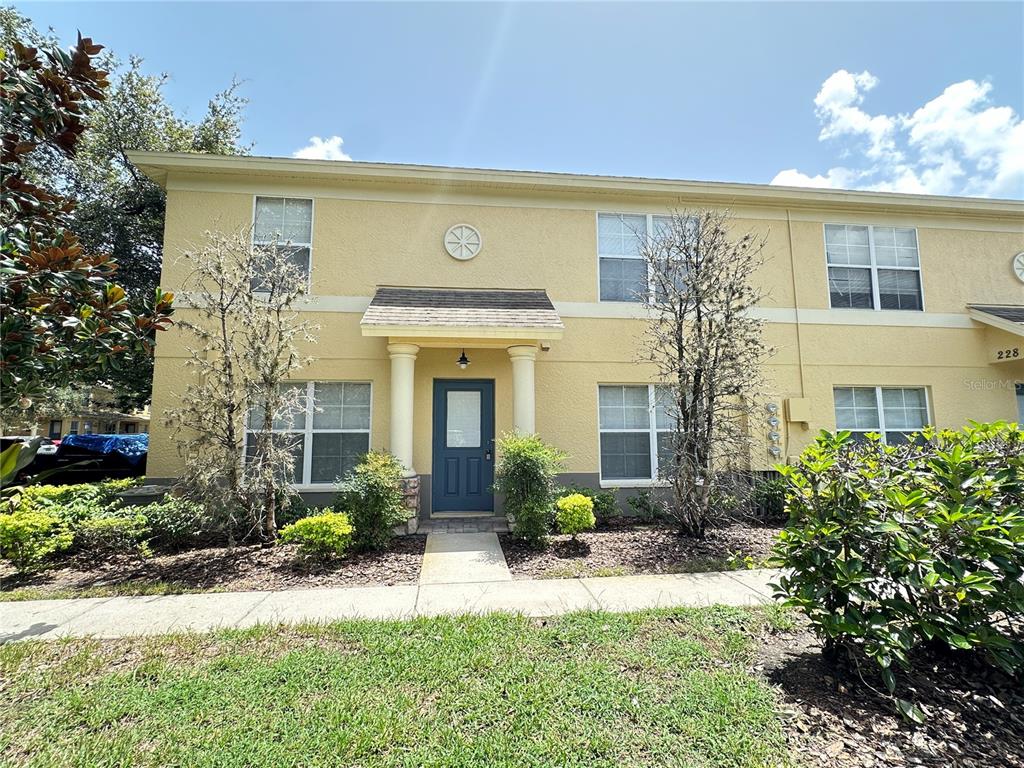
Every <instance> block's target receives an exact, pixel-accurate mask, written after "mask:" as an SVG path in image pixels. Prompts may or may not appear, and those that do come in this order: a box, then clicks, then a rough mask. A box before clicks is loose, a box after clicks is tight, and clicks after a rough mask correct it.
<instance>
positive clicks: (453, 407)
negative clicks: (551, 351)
mask: <svg viewBox="0 0 1024 768" xmlns="http://www.w3.org/2000/svg"><path fill="white" fill-rule="evenodd" d="M360 327H361V330H362V334H363V335H364V336H376V337H385V338H387V340H388V344H387V350H388V355H389V357H390V359H391V398H390V413H389V443H390V445H389V448H390V450H391V452H392V453H393V454H394V455H395V456H396V457H397V458H398V460H399V461H400V462H401V463H402V466H403V467H404V469H405V473H406V476H407V477H410V478H411V477H415V476H417V475H419V474H422V473H423V470H424V469H425V468H424V467H419V468H418V470H419V471H417V467H416V466H415V459H414V443H415V434H414V431H415V425H416V423H417V419H416V418H415V403H416V400H417V398H416V381H417V372H416V361H417V358H418V356H419V355H420V352H421V350H424V349H445V350H452V356H451V361H450V362H451V367H450V368H448V369H447V370H445V371H440V372H439V373H442V374H443V377H442V376H434V377H433V381H432V382H430V388H431V390H432V391H434V390H435V388H436V387H437V386H438V385H440V384H443V383H444V382H447V381H449V380H452V379H459V378H462V377H463V376H465V377H466V379H465V380H466V381H467V382H472V381H478V382H480V383H481V385H482V386H481V387H479V388H475V387H472V386H469V387H467V386H462V387H457V388H451V387H448V388H447V390H446V391H445V392H443V393H441V394H443V395H445V399H438V397H432V398H431V400H430V401H429V402H430V403H431V405H432V407H433V409H434V410H435V414H433V416H434V417H433V418H431V419H430V420H429V421H428V422H427V423H429V424H431V425H433V426H432V430H433V435H432V440H431V441H430V445H431V453H432V456H431V464H432V465H433V467H432V474H433V475H434V476H433V477H432V482H433V483H434V484H435V491H437V492H435V493H434V494H433V498H434V499H435V500H436V499H439V498H442V497H443V498H446V499H448V503H449V504H451V505H452V509H468V508H469V507H468V506H467V505H471V504H472V503H473V502H472V501H470V500H469V499H468V498H466V497H467V496H470V497H472V495H473V491H472V489H473V488H474V481H473V480H472V479H470V481H469V482H468V484H467V481H466V478H465V475H466V471H467V469H466V468H467V467H469V468H470V469H476V468H478V467H477V464H478V463H479V464H483V463H484V462H490V466H486V465H484V466H482V467H479V469H482V472H481V474H480V475H479V476H480V477H485V478H486V477H490V476H492V475H493V461H494V452H493V445H490V444H489V442H490V438H489V437H488V436H490V435H493V434H494V425H493V414H494V403H493V398H494V396H495V394H494V386H493V381H491V380H488V379H483V380H481V379H479V378H478V376H479V375H480V374H481V373H486V370H485V371H480V370H479V369H474V370H473V373H472V374H469V373H465V374H463V372H464V371H466V369H467V368H468V367H469V365H471V364H472V356H473V354H474V352H477V351H481V350H492V351H493V350H505V351H506V353H507V355H508V365H509V367H510V368H511V390H512V391H511V393H500V394H501V396H503V397H504V396H507V395H508V394H510V395H511V398H510V399H511V404H512V419H511V426H512V429H513V431H515V432H520V433H524V434H529V433H533V432H535V431H536V415H535V414H536V404H535V398H536V393H535V380H536V377H535V371H534V367H535V364H536V360H537V355H538V351H539V349H540V347H541V345H542V344H546V343H548V342H550V341H552V340H557V339H560V338H561V337H562V334H563V332H564V325H563V323H562V320H561V318H560V317H559V315H558V313H557V312H556V311H555V308H554V306H553V305H552V303H551V300H550V299H549V298H548V296H547V293H546V292H545V291H544V290H540V289H529V290H511V289H465V288H418V287H417V288H411V287H398V286H381V287H378V289H377V291H376V293H375V294H374V297H373V300H372V301H371V302H370V305H369V307H368V308H367V309H366V312H365V313H364V314H363V316H362V320H361V321H360ZM492 354H493V353H492ZM460 355H465V356H467V360H468V362H467V363H466V364H464V365H463V366H459V365H458V363H457V359H458V357H459V356H460ZM469 376H472V377H473V378H468V377H469ZM488 382H489V384H490V386H489V387H488V386H483V385H484V384H487V383H488ZM426 383H427V382H421V385H422V384H426ZM448 390H451V391H448ZM453 391H454V392H455V394H454V395H453V394H452V392H453ZM474 393H476V395H475V397H476V399H474ZM435 394H437V393H435ZM481 396H482V397H483V403H482V406H481V403H480V401H479V398H480V397H481ZM488 397H489V398H490V405H489V407H488V402H487V398H488ZM439 409H445V413H443V414H442V413H440V410H439ZM440 416H444V417H445V418H440ZM488 418H490V419H491V423H490V424H487V423H483V422H480V420H486V419H488ZM474 420H477V423H476V425H475V426H474V424H473V421H474ZM420 423H423V422H422V421H421V422H420ZM466 430H469V434H470V435H471V437H470V438H469V439H468V440H467V438H466V435H465V434H464V432H465V431H466ZM481 435H483V436H484V438H483V439H484V442H485V443H488V444H476V443H473V441H474V440H476V441H479V440H480V438H481ZM446 448H451V449H453V452H456V453H457V452H458V451H459V450H460V449H461V451H462V452H463V453H466V452H467V451H468V452H469V453H470V454H472V453H473V451H472V450H470V449H479V456H478V457H477V456H471V457H470V458H469V459H468V460H467V461H465V462H460V461H459V460H458V457H457V456H454V455H449V454H447V453H446V454H444V457H445V462H444V463H443V464H442V465H440V466H439V463H438V458H439V457H438V456H437V455H434V454H438V453H441V452H443V451H444V450H445V449H446ZM477 459H479V462H477ZM460 467H461V469H459V468H460ZM446 472H447V473H449V475H448V476H446V477H438V476H437V475H438V473H441V474H444V473H446ZM456 472H458V473H459V475H458V476H455V475H454V473H456ZM442 487H447V488H448V490H449V491H450V492H449V493H448V494H447V495H445V494H443V493H441V492H440V490H439V489H440V488H442ZM478 490H479V489H478ZM485 495H486V494H485ZM459 497H461V498H459ZM423 498H424V500H426V499H428V498H431V495H430V494H424V497H423ZM435 506H436V505H435V504H432V505H431V509H432V510H433V509H434V508H435ZM480 511H489V510H480Z"/></svg>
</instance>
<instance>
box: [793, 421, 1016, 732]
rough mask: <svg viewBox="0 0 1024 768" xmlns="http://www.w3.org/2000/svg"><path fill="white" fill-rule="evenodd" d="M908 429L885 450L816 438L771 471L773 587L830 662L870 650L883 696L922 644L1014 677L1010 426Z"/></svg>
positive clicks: (914, 714)
mask: <svg viewBox="0 0 1024 768" xmlns="http://www.w3.org/2000/svg"><path fill="white" fill-rule="evenodd" d="M922 438H923V440H921V441H917V443H916V444H907V445H892V446H887V445H883V444H881V443H880V442H879V441H878V440H877V439H875V440H871V441H869V442H868V443H866V444H858V443H853V442H852V441H851V440H850V433H849V432H840V433H839V434H837V435H830V434H828V433H822V434H821V435H820V436H819V437H818V439H817V441H816V442H815V444H814V445H813V446H811V447H810V448H808V449H807V450H806V451H805V452H804V454H803V455H802V456H801V457H800V460H799V463H798V464H796V465H793V466H786V467H780V468H779V469H780V471H781V472H782V473H783V475H784V476H785V478H786V481H787V483H788V491H787V499H786V502H787V506H788V509H789V511H790V516H791V517H790V523H789V526H788V527H787V528H786V529H785V530H784V531H783V532H782V534H781V536H780V540H779V544H778V547H777V564H778V565H781V566H782V567H783V568H786V569H788V572H787V575H785V576H783V577H781V578H780V580H779V583H778V585H777V591H778V595H779V596H781V597H785V598H786V601H787V603H788V604H789V605H793V606H797V607H798V608H800V609H801V610H802V611H803V612H804V613H805V614H806V615H807V616H808V618H809V619H810V621H811V626H812V627H813V629H814V631H815V632H816V633H817V634H818V636H819V637H820V638H821V639H822V640H823V642H824V645H825V649H826V653H827V654H828V655H829V656H830V657H831V658H833V659H836V658H838V657H841V656H851V655H853V654H860V653H863V654H866V655H867V656H868V657H870V658H871V659H873V660H874V661H875V662H876V663H877V665H878V669H879V671H880V675H881V679H882V681H883V682H884V684H885V685H886V687H887V688H888V690H889V691H890V692H895V691H896V690H897V677H896V676H897V673H898V672H899V670H900V669H901V668H907V667H908V666H909V664H910V659H909V657H910V654H911V653H912V652H913V651H914V650H915V649H917V648H919V647H920V646H923V645H925V644H927V645H929V646H931V647H933V648H935V647H939V648H944V649H947V650H950V651H952V650H963V651H973V652H975V653H976V655H978V656H979V657H980V658H984V659H987V660H988V661H989V662H990V663H991V664H994V665H995V666H997V667H999V668H1000V669H1002V670H1004V671H1005V672H1008V673H1011V674H1013V673H1016V674H1020V673H1021V672H1024V634H1022V633H1021V627H1022V626H1024V583H1022V582H1021V577H1022V575H1024V432H1022V431H1021V430H1020V429H1018V428H1017V427H1016V425H1008V424H1004V423H997V424H973V425H971V426H970V427H967V428H965V429H963V430H961V431H934V430H925V432H924V433H923V434H922ZM897 703H898V704H899V707H900V709H901V711H902V712H903V713H904V714H905V715H906V716H908V717H911V718H914V719H920V718H921V717H922V713H921V712H920V710H919V709H917V708H916V706H915V705H913V704H912V703H911V702H909V701H906V700H903V699H897Z"/></svg>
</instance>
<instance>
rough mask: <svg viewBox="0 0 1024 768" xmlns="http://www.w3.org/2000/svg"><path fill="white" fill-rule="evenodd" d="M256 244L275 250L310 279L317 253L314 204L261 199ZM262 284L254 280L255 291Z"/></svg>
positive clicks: (255, 222) (255, 223) (255, 226)
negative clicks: (315, 249) (311, 266)
mask: <svg viewBox="0 0 1024 768" xmlns="http://www.w3.org/2000/svg"><path fill="white" fill-rule="evenodd" d="M253 216H254V220H253V233H252V242H253V245H255V246H263V247H271V246H275V245H276V247H277V248H278V249H280V250H281V251H283V252H284V253H285V255H286V256H287V258H288V260H289V261H290V262H292V263H293V264H295V266H297V267H298V268H299V269H300V270H301V271H302V273H303V274H305V275H307V276H308V275H309V259H310V254H311V252H312V249H313V201H312V200H304V199H300V198H292V197H257V198H256V207H255V210H254V214H253ZM261 284H262V281H261V280H260V279H259V278H254V279H253V285H252V287H253V290H259V289H260V287H261Z"/></svg>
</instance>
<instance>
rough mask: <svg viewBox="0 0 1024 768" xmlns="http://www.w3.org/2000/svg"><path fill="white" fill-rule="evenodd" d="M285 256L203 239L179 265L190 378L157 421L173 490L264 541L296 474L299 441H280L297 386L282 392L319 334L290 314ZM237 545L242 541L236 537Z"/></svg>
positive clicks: (236, 237) (273, 249)
mask: <svg viewBox="0 0 1024 768" xmlns="http://www.w3.org/2000/svg"><path fill="white" fill-rule="evenodd" d="M289 253H290V252H289V249H288V248H287V247H284V246H278V244H277V243H270V244H268V245H253V244H252V233H251V230H249V229H243V230H240V231H238V232H235V233H231V234H223V233H218V232H207V233H206V242H205V243H204V244H203V245H202V246H201V247H198V248H193V249H190V250H188V251H186V252H185V253H184V254H183V256H182V258H183V260H184V261H185V262H186V263H187V265H188V267H189V269H190V274H189V277H188V278H187V280H186V283H185V290H186V293H185V299H186V302H187V304H188V306H189V307H190V310H189V311H188V314H187V316H186V317H185V318H184V319H182V320H181V321H180V322H179V325H180V327H181V328H182V329H184V331H185V332H186V333H188V334H189V335H190V337H191V339H192V343H191V344H190V345H189V346H188V347H187V350H188V358H187V360H186V363H185V364H186V366H187V367H188V368H189V369H191V372H192V374H193V375H192V377H191V378H190V379H189V381H188V383H187V384H186V385H185V388H184V391H183V392H182V393H181V394H180V405H179V406H177V407H174V408H170V409H168V410H167V412H166V413H165V420H166V422H167V424H168V426H170V428H171V430H172V434H173V435H174V437H175V438H176V439H177V441H178V446H179V450H180V451H181V453H182V456H183V458H184V459H185V472H184V475H183V477H182V484H183V486H184V489H185V491H186V493H188V494H190V495H196V496H198V497H199V498H201V499H202V500H203V501H205V502H206V503H207V504H212V505H214V506H216V507H217V508H219V509H221V510H223V511H224V513H225V514H226V515H228V520H227V523H228V529H229V531H231V532H232V535H233V532H234V531H235V530H238V529H239V528H240V527H241V526H242V525H245V526H247V530H246V534H245V537H250V536H253V535H256V536H258V537H259V538H262V539H264V540H270V539H273V538H275V537H276V535H277V512H278V510H279V508H280V507H281V505H282V504H284V503H286V496H287V494H286V490H287V488H288V485H289V483H290V482H291V480H292V478H293V476H294V471H295V454H296V451H297V449H299V448H301V436H298V437H296V435H295V434H294V433H289V429H291V428H292V427H293V426H295V425H296V422H297V420H298V419H301V418H303V416H302V414H304V413H305V410H306V399H305V393H306V390H305V387H299V386H295V385H291V386H290V385H289V380H290V379H291V377H292V376H293V375H294V374H295V373H296V372H297V371H299V370H301V369H302V368H304V367H305V366H306V365H308V364H309V358H308V357H306V356H304V355H303V354H302V353H301V351H300V349H299V345H300V343H306V344H309V343H315V342H316V340H317V337H316V335H315V333H316V331H317V330H318V329H319V326H317V325H315V324H313V323H310V322H309V321H307V320H305V319H303V318H302V315H301V313H300V312H299V311H298V310H299V306H300V304H301V303H302V302H303V301H304V297H305V295H306V293H307V276H306V272H305V270H304V269H302V268H300V267H299V266H297V265H296V264H295V263H294V262H293V261H291V260H290V259H289ZM243 538H244V537H243Z"/></svg>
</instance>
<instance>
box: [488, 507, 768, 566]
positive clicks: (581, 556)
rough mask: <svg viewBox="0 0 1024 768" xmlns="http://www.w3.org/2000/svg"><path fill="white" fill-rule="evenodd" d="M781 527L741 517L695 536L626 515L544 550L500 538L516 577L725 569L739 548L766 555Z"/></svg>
mask: <svg viewBox="0 0 1024 768" xmlns="http://www.w3.org/2000/svg"><path fill="white" fill-rule="evenodd" d="M779 530H780V529H779V528H772V527H766V526H760V525H750V524H747V523H740V522H737V523H735V524H733V525H728V526H725V527H721V528H713V529H711V530H709V531H708V532H707V535H706V536H705V538H704V539H692V538H688V537H685V536H680V535H679V534H678V533H676V532H675V531H674V530H671V529H669V528H665V527H660V526H652V525H638V524H634V523H630V522H629V521H623V522H619V523H617V524H615V525H613V526H610V527H608V528H605V529H599V530H596V531H592V532H589V533H581V534H580V535H579V536H577V537H576V541H573V540H572V538H571V537H569V536H562V535H558V536H552V537H551V538H550V540H549V543H548V546H547V547H546V548H545V549H543V550H540V551H536V550H533V549H530V548H529V547H528V546H526V545H525V544H524V543H523V542H521V541H519V540H517V539H515V538H513V537H512V536H511V535H509V534H501V535H500V538H501V547H502V549H504V550H505V560H506V562H507V563H508V567H509V569H510V570H511V571H512V575H513V577H514V578H517V579H544V578H565V577H573V576H580V577H582V576H594V575H597V576H610V575H625V574H634V573H684V572H696V571H716V570H723V569H725V568H726V567H727V566H726V565H725V561H726V560H727V559H728V558H729V557H730V556H731V555H734V554H736V553H739V554H740V555H741V557H742V556H747V555H749V556H750V557H752V558H753V559H754V560H755V561H757V562H761V561H763V560H764V559H765V558H767V557H768V555H769V554H770V553H771V549H772V545H773V543H774V541H775V538H776V536H778V533H779Z"/></svg>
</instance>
